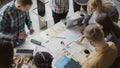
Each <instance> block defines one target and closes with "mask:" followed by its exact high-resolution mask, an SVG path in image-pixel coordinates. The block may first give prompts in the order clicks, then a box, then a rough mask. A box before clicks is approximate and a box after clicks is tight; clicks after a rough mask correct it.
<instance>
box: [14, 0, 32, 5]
mask: <svg viewBox="0 0 120 68" xmlns="http://www.w3.org/2000/svg"><path fill="white" fill-rule="evenodd" d="M16 1H17V2H18V3H19V4H21V5H22V6H26V5H32V3H33V2H32V0H16Z"/></svg>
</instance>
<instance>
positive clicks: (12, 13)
mask: <svg viewBox="0 0 120 68" xmlns="http://www.w3.org/2000/svg"><path fill="white" fill-rule="evenodd" d="M25 24H26V25H27V27H28V28H29V29H30V28H31V27H32V22H31V20H30V16H29V12H23V11H21V10H18V9H17V8H16V7H15V5H14V1H12V2H10V3H8V4H6V5H5V6H3V7H2V8H1V9H0V32H2V33H5V34H11V35H14V34H15V33H16V32H18V31H19V32H23V31H25V30H24V29H25Z"/></svg>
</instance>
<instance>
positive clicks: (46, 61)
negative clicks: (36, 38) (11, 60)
mask: <svg viewBox="0 0 120 68" xmlns="http://www.w3.org/2000/svg"><path fill="white" fill-rule="evenodd" d="M52 61H53V56H52V55H51V54H50V53H48V52H37V53H36V55H35V56H34V60H33V64H35V66H36V68H52Z"/></svg>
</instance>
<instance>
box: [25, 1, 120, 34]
mask: <svg viewBox="0 0 120 68" xmlns="http://www.w3.org/2000/svg"><path fill="white" fill-rule="evenodd" d="M46 1H49V0H46ZM69 1H70V9H69V10H70V11H69V13H68V16H69V15H72V14H73V13H74V12H73V0H69ZM113 1H114V3H115V5H116V6H117V9H118V11H119V13H120V2H118V1H117V0H113ZM36 7H37V3H36V0H33V6H32V8H31V10H30V16H31V19H32V21H33V28H34V29H35V34H36V33H39V32H41V31H42V30H40V28H39V21H38V16H37V15H36V14H35V13H33V12H32V9H34V8H36ZM45 7H46V15H45V17H44V18H45V19H46V20H47V21H48V28H49V27H51V26H52V25H54V22H53V18H52V12H51V8H50V2H48V3H47V4H46V5H45ZM36 13H37V11H36ZM118 24H119V26H120V20H119V23H118ZM26 30H27V29H26ZM27 32H28V30H27Z"/></svg>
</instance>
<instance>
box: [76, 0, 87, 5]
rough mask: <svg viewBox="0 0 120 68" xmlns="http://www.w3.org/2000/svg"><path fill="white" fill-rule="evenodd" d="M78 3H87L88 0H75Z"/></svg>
mask: <svg viewBox="0 0 120 68" xmlns="http://www.w3.org/2000/svg"><path fill="white" fill-rule="evenodd" d="M75 2H76V3H77V4H78V5H87V2H88V0H75Z"/></svg>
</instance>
